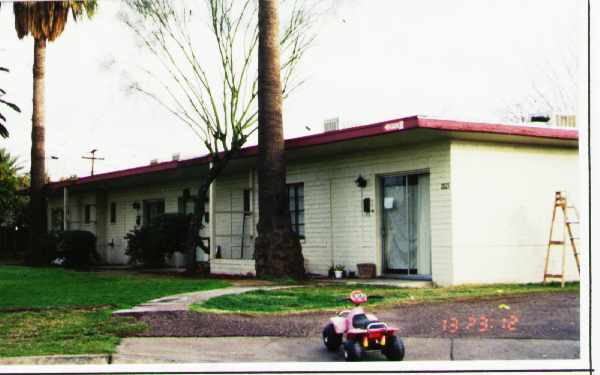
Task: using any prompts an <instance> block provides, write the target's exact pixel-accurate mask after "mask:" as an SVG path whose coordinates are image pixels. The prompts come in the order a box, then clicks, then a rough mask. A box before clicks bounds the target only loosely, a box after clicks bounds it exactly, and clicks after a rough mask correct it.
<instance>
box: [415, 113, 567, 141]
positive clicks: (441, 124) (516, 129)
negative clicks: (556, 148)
mask: <svg viewBox="0 0 600 375" xmlns="http://www.w3.org/2000/svg"><path fill="white" fill-rule="evenodd" d="M418 127H419V128H427V129H439V130H445V131H459V132H474V133H491V134H506V135H514V136H525V137H537V138H554V139H565V140H577V139H579V132H578V131H577V130H576V129H556V128H542V127H532V126H518V125H502V124H489V123H482V122H465V121H450V120H435V119H426V118H420V119H419V125H418Z"/></svg>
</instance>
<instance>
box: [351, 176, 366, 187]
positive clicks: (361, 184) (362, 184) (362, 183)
mask: <svg viewBox="0 0 600 375" xmlns="http://www.w3.org/2000/svg"><path fill="white" fill-rule="evenodd" d="M354 183H355V184H356V186H358V187H359V188H364V187H366V186H367V180H365V178H364V177H363V176H361V175H358V177H357V178H356V180H354Z"/></svg>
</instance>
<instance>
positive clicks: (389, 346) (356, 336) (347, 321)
mask: <svg viewBox="0 0 600 375" xmlns="http://www.w3.org/2000/svg"><path fill="white" fill-rule="evenodd" d="M371 298H372V299H374V298H383V297H379V296H377V297H376V296H373V297H371ZM343 300H344V301H350V302H352V303H353V304H354V305H355V307H354V308H353V309H352V310H344V311H342V312H340V313H339V314H338V315H337V316H335V317H333V318H330V319H329V322H328V323H327V325H326V326H325V328H324V329H323V343H324V344H325V346H326V347H327V350H329V351H332V352H334V351H336V350H338V349H339V347H340V345H342V340H343V337H344V334H345V335H346V341H344V345H343V349H344V358H345V359H346V361H360V360H361V359H363V357H364V355H365V352H366V351H376V350H378V351H381V353H383V355H385V356H386V358H387V359H388V360H390V361H401V360H402V359H403V358H404V343H403V342H402V340H401V339H400V338H398V337H397V336H396V335H395V333H396V332H398V328H395V327H390V326H388V325H387V324H386V323H384V322H380V321H378V320H377V317H375V315H372V314H366V313H365V311H364V310H363V308H362V307H360V305H361V304H363V303H365V302H367V295H366V294H364V293H363V292H361V291H360V290H355V291H353V292H352V293H350V297H349V298H344V299H343Z"/></svg>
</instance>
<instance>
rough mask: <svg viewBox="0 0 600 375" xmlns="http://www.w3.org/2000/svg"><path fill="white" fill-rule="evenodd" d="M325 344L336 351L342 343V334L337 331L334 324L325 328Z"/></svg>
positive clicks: (330, 349) (331, 350)
mask: <svg viewBox="0 0 600 375" xmlns="http://www.w3.org/2000/svg"><path fill="white" fill-rule="evenodd" d="M323 344H325V347H326V348H327V350H329V351H330V352H335V351H336V350H338V349H339V348H340V345H342V335H340V334H338V333H336V332H335V327H334V326H333V324H328V325H326V326H325V328H324V329H323Z"/></svg>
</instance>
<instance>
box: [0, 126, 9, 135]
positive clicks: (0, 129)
mask: <svg viewBox="0 0 600 375" xmlns="http://www.w3.org/2000/svg"><path fill="white" fill-rule="evenodd" d="M8 135H9V134H8V130H7V129H6V128H5V127H4V124H2V123H1V122H0V137H2V138H8Z"/></svg>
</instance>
